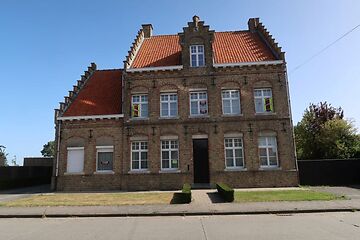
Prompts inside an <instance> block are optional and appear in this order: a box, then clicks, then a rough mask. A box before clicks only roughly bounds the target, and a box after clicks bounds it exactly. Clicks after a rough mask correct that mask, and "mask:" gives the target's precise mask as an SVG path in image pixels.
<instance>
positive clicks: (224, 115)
mask: <svg viewBox="0 0 360 240" xmlns="http://www.w3.org/2000/svg"><path fill="white" fill-rule="evenodd" d="M221 116H222V117H243V116H244V115H243V114H242V113H240V114H222V115H221Z"/></svg>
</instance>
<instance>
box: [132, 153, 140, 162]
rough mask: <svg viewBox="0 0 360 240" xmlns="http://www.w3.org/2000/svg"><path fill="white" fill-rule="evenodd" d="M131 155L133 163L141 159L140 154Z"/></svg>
mask: <svg viewBox="0 0 360 240" xmlns="http://www.w3.org/2000/svg"><path fill="white" fill-rule="evenodd" d="M131 155H132V160H133V161H134V160H136V161H138V160H139V157H140V155H139V152H132V153H131Z"/></svg>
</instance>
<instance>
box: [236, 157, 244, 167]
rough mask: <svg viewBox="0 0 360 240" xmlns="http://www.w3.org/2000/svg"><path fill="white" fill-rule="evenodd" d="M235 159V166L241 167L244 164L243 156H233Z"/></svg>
mask: <svg viewBox="0 0 360 240" xmlns="http://www.w3.org/2000/svg"><path fill="white" fill-rule="evenodd" d="M235 161H236V166H237V167H243V166H244V161H243V158H235Z"/></svg>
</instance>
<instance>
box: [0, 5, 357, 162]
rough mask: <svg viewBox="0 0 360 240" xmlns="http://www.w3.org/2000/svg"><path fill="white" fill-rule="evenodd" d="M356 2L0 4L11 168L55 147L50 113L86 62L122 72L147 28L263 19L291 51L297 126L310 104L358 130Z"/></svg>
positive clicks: (1, 78) (231, 26)
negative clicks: (321, 105)
mask: <svg viewBox="0 0 360 240" xmlns="http://www.w3.org/2000/svg"><path fill="white" fill-rule="evenodd" d="M359 10H360V1H356V0H353V1H345V0H342V1H330V0H327V1H325V0H324V1H313V0H312V1H311V0H302V1H285V0H284V1H275V0H274V1H265V0H264V1H210V0H207V1H205V0H204V1H195V0H192V1H185V0H183V1H170V0H169V1H134V0H133V1H67V0H63V1H51V0H48V1H36V0H33V1H25V0H24V1H19V0H18V1H15V0H9V1H7V0H1V2H0V73H1V74H0V90H1V91H0V104H1V108H0V145H5V146H6V147H7V152H8V153H9V159H10V160H11V159H13V158H14V156H16V159H17V162H18V163H22V160H23V157H24V156H39V155H41V154H40V150H41V149H42V146H43V144H45V143H46V142H47V141H49V140H52V139H53V138H54V119H53V117H54V111H53V109H54V108H57V107H58V102H60V101H63V96H65V95H67V93H68V90H70V89H71V88H72V85H74V84H75V83H76V80H77V79H79V77H80V75H81V74H83V71H84V70H85V69H86V67H87V66H88V65H89V63H90V62H93V61H94V62H96V63H97V65H98V68H100V69H105V68H120V67H122V61H123V60H124V57H125V55H126V53H127V51H128V50H129V47H130V44H131V43H132V41H133V39H134V37H135V35H136V33H137V31H138V30H139V28H140V26H141V24H143V23H152V24H153V26H154V34H174V33H178V32H180V31H182V27H184V26H186V23H187V22H188V21H190V20H191V17H192V16H193V15H194V14H197V15H198V16H200V18H201V19H202V20H204V21H205V23H206V24H209V25H210V27H211V29H213V30H216V31H224V30H240V29H246V28H247V20H248V19H249V18H250V17H260V19H261V21H262V22H263V23H264V24H265V26H266V27H267V28H268V29H269V30H270V32H271V34H272V35H273V36H274V37H275V38H276V40H277V41H278V42H279V44H280V46H282V47H283V50H284V51H286V60H287V63H288V70H289V81H290V92H291V102H292V111H293V119H294V122H295V123H296V122H298V121H299V120H300V119H301V116H302V114H303V111H304V109H305V108H306V107H307V106H308V105H309V103H311V102H314V103H317V102H320V101H328V102H330V103H332V105H333V106H341V107H343V108H344V110H345V117H347V118H350V119H353V120H354V121H356V126H357V127H358V128H359V127H360V111H359V109H360V108H359V104H358V103H357V102H358V98H359V88H360V60H359V54H360V44H359V43H360V28H358V29H357V30H355V31H354V32H352V33H351V34H349V35H348V36H346V37H345V38H343V39H342V40H341V41H339V42H338V43H336V44H335V45H333V46H332V47H331V48H329V49H328V50H327V51H325V52H324V53H322V54H321V55H319V56H318V57H317V58H315V59H314V60H312V61H311V62H309V63H308V64H306V65H304V66H303V67H301V68H299V69H298V70H297V71H294V72H293V71H292V69H294V68H295V67H296V66H298V65H299V64H301V63H302V62H303V61H305V60H306V59H308V58H309V57H311V56H312V55H313V54H315V53H316V52H318V51H319V50H321V49H322V48H324V47H325V46H327V45H328V44H329V43H331V42H332V41H334V40H336V39H337V38H338V37H340V36H341V35H342V34H344V33H345V32H347V31H348V30H350V29H351V28H353V27H354V26H356V25H358V24H360V13H359Z"/></svg>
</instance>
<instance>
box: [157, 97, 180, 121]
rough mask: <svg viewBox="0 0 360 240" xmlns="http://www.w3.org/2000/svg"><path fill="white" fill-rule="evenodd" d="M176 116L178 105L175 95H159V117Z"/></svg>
mask: <svg viewBox="0 0 360 240" xmlns="http://www.w3.org/2000/svg"><path fill="white" fill-rule="evenodd" d="M177 115H178V103H177V94H176V93H163V94H161V95H160V116H161V117H176V116H177Z"/></svg>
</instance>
